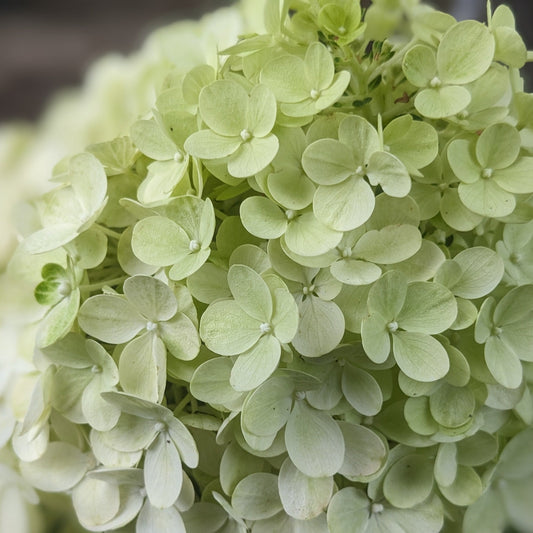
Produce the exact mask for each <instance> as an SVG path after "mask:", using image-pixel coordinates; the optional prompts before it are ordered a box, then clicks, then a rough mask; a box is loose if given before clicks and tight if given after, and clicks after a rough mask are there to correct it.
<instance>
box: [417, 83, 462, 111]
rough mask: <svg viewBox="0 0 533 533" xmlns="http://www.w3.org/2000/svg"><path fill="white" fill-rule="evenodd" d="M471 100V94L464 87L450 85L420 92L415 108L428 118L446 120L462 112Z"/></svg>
mask: <svg viewBox="0 0 533 533" xmlns="http://www.w3.org/2000/svg"><path fill="white" fill-rule="evenodd" d="M470 100H471V97H470V93H469V92H468V91H467V90H466V89H465V88H464V87H459V86H458V85H449V86H447V87H440V88H438V89H433V88H432V89H424V90H423V91H421V92H419V93H418V94H417V95H416V98H415V107H416V109H417V111H418V112H419V113H422V115H424V116H425V117H427V118H444V117H450V116H452V115H456V114H457V113H459V111H462V110H463V109H464V108H465V107H466V106H467V105H468V104H469V103H470Z"/></svg>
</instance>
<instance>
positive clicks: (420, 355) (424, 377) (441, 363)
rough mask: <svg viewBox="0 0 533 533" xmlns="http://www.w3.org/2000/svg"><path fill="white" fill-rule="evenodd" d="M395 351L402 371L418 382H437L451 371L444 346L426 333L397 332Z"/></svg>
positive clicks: (394, 340)
mask: <svg viewBox="0 0 533 533" xmlns="http://www.w3.org/2000/svg"><path fill="white" fill-rule="evenodd" d="M393 350H394V358H395V359H396V362H397V363H398V366H399V367H400V370H402V372H404V374H406V375H407V376H409V377H410V378H412V379H415V380H417V381H422V382H429V381H436V380H438V379H440V378H443V377H444V376H445V375H446V374H447V372H448V370H449V369H450V362H449V359H448V354H447V353H446V350H445V349H444V348H443V346H442V344H440V342H439V341H437V340H435V339H434V338H433V337H430V336H429V335H426V334H424V333H410V332H407V331H397V332H396V333H395V334H394V335H393Z"/></svg>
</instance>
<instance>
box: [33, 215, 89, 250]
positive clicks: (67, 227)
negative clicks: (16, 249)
mask: <svg viewBox="0 0 533 533" xmlns="http://www.w3.org/2000/svg"><path fill="white" fill-rule="evenodd" d="M78 229H79V224H70V223H64V224H54V225H53V226H48V227H46V228H43V229H41V230H39V231H36V232H35V233H32V234H31V235H30V236H29V237H27V238H26V239H25V240H24V248H25V249H26V250H27V251H28V252H29V253H30V254H41V253H43V252H49V251H51V250H55V249H57V248H59V247H60V246H63V245H64V244H67V243H68V242H70V241H72V240H73V239H75V238H76V236H77V235H78Z"/></svg>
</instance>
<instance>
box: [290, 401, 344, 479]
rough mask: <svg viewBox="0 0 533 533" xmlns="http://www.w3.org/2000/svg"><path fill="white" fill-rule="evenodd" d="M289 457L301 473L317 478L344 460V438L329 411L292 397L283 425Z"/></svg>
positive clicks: (330, 471) (330, 473)
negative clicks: (288, 415) (292, 403)
mask: <svg viewBox="0 0 533 533" xmlns="http://www.w3.org/2000/svg"><path fill="white" fill-rule="evenodd" d="M285 444H286V446H287V451H288V453H289V457H290V458H291V461H292V462H293V463H294V465H295V466H296V468H298V470H300V472H302V473H303V474H306V475H307V476H310V477H315V478H320V477H326V476H332V475H333V474H335V473H337V472H338V470H339V468H340V467H341V465H342V463H343V461H344V451H345V447H344V438H343V436H342V432H341V430H340V428H339V426H338V425H337V423H336V422H335V421H334V420H333V418H331V416H330V415H328V414H326V413H323V412H321V411H317V410H316V409H313V408H312V407H309V406H308V405H307V404H306V403H305V402H304V401H296V402H295V404H294V408H293V411H292V413H291V416H290V417H289V420H288V422H287V426H286V428H285Z"/></svg>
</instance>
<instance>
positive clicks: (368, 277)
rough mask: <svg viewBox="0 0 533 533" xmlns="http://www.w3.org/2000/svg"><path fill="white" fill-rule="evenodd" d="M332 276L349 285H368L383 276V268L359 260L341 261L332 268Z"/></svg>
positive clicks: (336, 262)
mask: <svg viewBox="0 0 533 533" xmlns="http://www.w3.org/2000/svg"><path fill="white" fill-rule="evenodd" d="M330 271H331V274H332V275H333V276H335V278H336V279H338V280H339V281H341V282H342V283H346V284H347V285H368V284H370V283H374V281H376V280H377V279H379V277H380V276H381V268H379V267H378V266H377V265H375V264H374V263H368V262H366V261H358V260H357V259H352V258H348V259H340V260H339V261H335V263H333V264H332V265H331V267H330Z"/></svg>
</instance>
